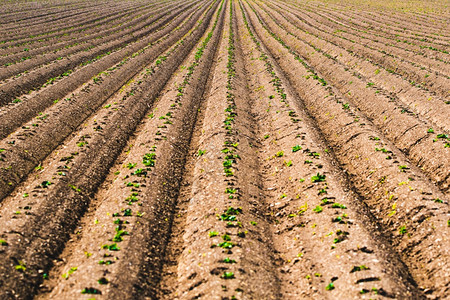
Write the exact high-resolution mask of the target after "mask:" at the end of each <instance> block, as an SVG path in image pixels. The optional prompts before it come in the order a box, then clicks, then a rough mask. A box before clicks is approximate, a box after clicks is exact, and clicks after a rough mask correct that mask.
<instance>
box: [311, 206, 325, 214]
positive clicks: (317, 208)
mask: <svg viewBox="0 0 450 300" xmlns="http://www.w3.org/2000/svg"><path fill="white" fill-rule="evenodd" d="M322 211H323V208H322V207H320V206H316V207H315V208H313V212H316V213H321V212H322Z"/></svg>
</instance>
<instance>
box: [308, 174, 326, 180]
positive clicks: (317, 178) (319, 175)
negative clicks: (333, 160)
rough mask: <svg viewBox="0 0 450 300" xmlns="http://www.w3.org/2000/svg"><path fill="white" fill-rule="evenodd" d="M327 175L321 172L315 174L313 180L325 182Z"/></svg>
mask: <svg viewBox="0 0 450 300" xmlns="http://www.w3.org/2000/svg"><path fill="white" fill-rule="evenodd" d="M325 178H326V176H325V175H321V174H320V173H317V175H314V176H312V177H311V182H323V181H325Z"/></svg>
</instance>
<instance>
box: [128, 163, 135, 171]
mask: <svg viewBox="0 0 450 300" xmlns="http://www.w3.org/2000/svg"><path fill="white" fill-rule="evenodd" d="M136 165H137V163H134V164H133V163H128V164H127V165H126V167H127V168H128V169H130V170H131V169H133V168H134V167H136Z"/></svg>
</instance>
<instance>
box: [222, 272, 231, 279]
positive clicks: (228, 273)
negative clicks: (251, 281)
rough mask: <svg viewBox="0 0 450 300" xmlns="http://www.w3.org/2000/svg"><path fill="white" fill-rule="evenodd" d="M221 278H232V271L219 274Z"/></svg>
mask: <svg viewBox="0 0 450 300" xmlns="http://www.w3.org/2000/svg"><path fill="white" fill-rule="evenodd" d="M221 277H222V278H223V279H233V278H234V273H233V272H225V273H223V274H222V276H221Z"/></svg>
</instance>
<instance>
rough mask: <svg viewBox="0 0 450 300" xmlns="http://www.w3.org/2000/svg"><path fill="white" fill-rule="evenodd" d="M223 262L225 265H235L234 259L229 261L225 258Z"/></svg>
mask: <svg viewBox="0 0 450 300" xmlns="http://www.w3.org/2000/svg"><path fill="white" fill-rule="evenodd" d="M223 262H224V263H226V264H235V263H236V261H235V260H234V259H230V258H229V257H227V258H225V259H224V260H223Z"/></svg>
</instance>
